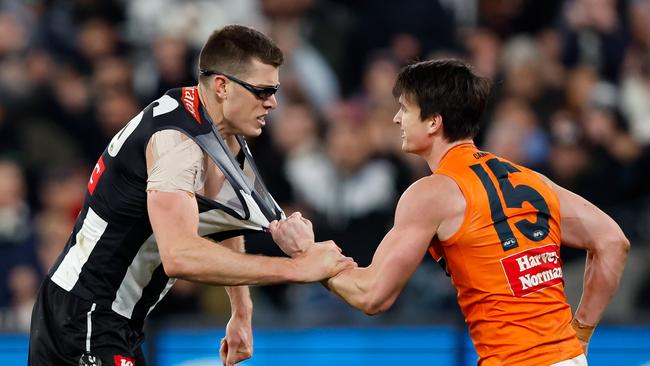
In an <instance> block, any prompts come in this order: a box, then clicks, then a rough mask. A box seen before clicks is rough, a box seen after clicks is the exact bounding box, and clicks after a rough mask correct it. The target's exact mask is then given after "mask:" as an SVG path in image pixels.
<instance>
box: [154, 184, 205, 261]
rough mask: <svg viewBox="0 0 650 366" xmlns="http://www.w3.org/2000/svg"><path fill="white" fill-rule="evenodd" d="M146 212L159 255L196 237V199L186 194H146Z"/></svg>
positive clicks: (197, 223) (197, 218) (197, 215)
mask: <svg viewBox="0 0 650 366" xmlns="http://www.w3.org/2000/svg"><path fill="white" fill-rule="evenodd" d="M147 211H148V213H149V221H150V222H151V227H152V229H153V233H154V236H155V238H156V241H157V243H158V249H159V251H160V252H161V255H163V253H164V252H167V251H169V250H171V249H173V246H175V245H179V244H181V243H183V242H185V241H187V238H189V237H194V236H196V235H198V234H197V230H198V225H199V214H198V207H197V203H196V199H195V198H194V197H193V196H191V195H189V194H188V193H187V192H157V191H151V192H148V193H147Z"/></svg>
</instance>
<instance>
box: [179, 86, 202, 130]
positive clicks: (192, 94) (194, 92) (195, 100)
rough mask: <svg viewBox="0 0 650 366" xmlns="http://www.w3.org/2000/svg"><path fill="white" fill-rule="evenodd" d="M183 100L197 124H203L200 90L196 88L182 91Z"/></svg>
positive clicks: (187, 88)
mask: <svg viewBox="0 0 650 366" xmlns="http://www.w3.org/2000/svg"><path fill="white" fill-rule="evenodd" d="M181 100H182V102H183V105H184V106H185V109H187V111H188V112H190V114H191V115H192V117H194V119H195V120H196V122H198V123H199V124H201V114H200V113H199V103H200V101H199V89H198V88H197V87H195V86H193V87H184V88H183V89H182V91H181Z"/></svg>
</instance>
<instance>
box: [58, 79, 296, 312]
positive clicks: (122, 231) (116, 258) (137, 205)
mask: <svg viewBox="0 0 650 366" xmlns="http://www.w3.org/2000/svg"><path fill="white" fill-rule="evenodd" d="M165 129H176V130H179V131H181V132H183V133H185V134H186V135H187V136H189V137H191V138H192V139H193V140H194V141H195V142H196V143H197V144H198V145H199V146H200V147H201V148H202V149H203V151H204V152H205V153H206V154H207V155H208V156H209V157H210V158H211V159H212V160H214V162H215V163H216V164H217V166H219V167H220V168H221V170H222V171H223V173H224V175H225V176H226V182H225V183H224V186H223V188H222V189H221V191H220V193H219V196H218V197H216V198H215V199H208V198H206V197H202V196H200V195H196V199H197V202H198V206H199V221H200V223H199V234H200V235H201V236H208V237H212V238H213V239H216V240H223V239H226V238H229V237H234V236H237V235H241V234H243V233H245V232H247V231H261V230H263V229H264V228H265V227H266V226H267V225H268V224H269V222H270V221H272V220H275V219H279V218H281V217H283V215H284V214H283V213H282V211H281V210H280V208H279V207H278V205H277V204H276V202H275V201H274V200H273V198H272V197H271V195H270V194H269V193H268V191H267V190H266V188H265V187H264V184H263V183H262V181H261V179H260V177H259V174H258V171H257V169H256V167H255V164H254V162H253V158H252V156H251V153H250V150H249V149H248V146H247V145H246V142H245V140H244V139H243V138H241V137H238V141H239V143H240V145H241V151H240V153H239V155H238V156H236V157H234V156H232V154H230V152H229V150H227V148H226V145H225V143H224V141H223V139H222V138H221V136H220V135H219V134H218V133H217V132H216V130H215V128H214V126H213V124H212V121H211V120H210V118H209V116H208V115H207V113H206V111H205V110H204V108H203V107H202V106H201V103H200V101H199V98H198V93H197V89H196V87H187V88H179V89H172V90H170V91H168V92H167V93H166V94H165V95H163V96H162V97H161V98H159V99H157V100H156V101H154V102H152V103H151V104H149V105H148V106H147V107H146V108H145V109H144V110H142V112H140V113H139V114H138V115H137V116H136V117H134V118H133V119H132V120H131V121H130V122H129V123H128V124H127V125H126V126H125V127H124V128H123V129H122V130H121V131H120V132H119V133H118V134H117V135H115V137H114V138H113V139H112V140H111V142H110V144H109V145H108V147H107V148H106V150H104V152H103V154H102V155H101V157H100V158H99V160H98V162H97V164H96V165H95V168H94V169H93V172H92V175H91V177H90V180H89V182H88V191H87V192H86V197H85V200H84V205H83V208H82V210H81V212H80V213H79V216H78V217H77V221H76V223H75V226H74V229H73V231H72V234H71V236H70V238H69V239H68V242H67V244H66V246H65V249H64V250H63V252H62V253H61V255H60V256H59V258H58V259H57V261H56V263H55V264H54V266H53V267H52V269H51V270H50V272H49V274H48V276H49V277H50V278H51V280H52V281H53V282H55V283H56V284H57V285H59V286H60V287H62V288H63V289H65V290H66V291H69V292H71V293H72V294H74V295H77V296H79V297H81V298H83V299H86V300H88V301H92V302H94V303H97V304H98V305H100V306H106V307H110V308H111V309H112V310H113V311H114V312H115V313H117V314H120V315H121V316H124V317H126V318H128V319H131V320H132V321H133V322H134V324H142V322H143V321H144V318H145V317H146V316H147V315H148V314H149V312H150V311H151V310H152V309H153V308H154V307H155V305H156V304H157V303H158V302H159V301H160V299H162V298H163V296H165V294H166V293H167V292H168V291H169V289H170V288H171V286H172V285H173V284H174V281H175V280H174V279H171V278H168V277H167V276H166V275H165V272H164V270H163V266H162V264H161V259H160V255H159V253H158V247H157V244H156V242H155V239H154V236H153V234H152V228H151V224H150V223H149V218H148V215H147V202H146V201H147V193H146V186H147V169H146V161H145V150H146V146H147V143H148V142H149V139H150V138H151V136H152V135H153V134H154V133H155V132H157V131H160V130H165Z"/></svg>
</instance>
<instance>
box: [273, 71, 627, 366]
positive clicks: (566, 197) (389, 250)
mask: <svg viewBox="0 0 650 366" xmlns="http://www.w3.org/2000/svg"><path fill="white" fill-rule="evenodd" d="M489 91H490V83H489V82H488V80H486V79H484V78H481V77H478V76H476V75H475V74H474V73H473V72H472V70H471V69H470V68H469V67H468V66H467V65H465V64H464V63H462V62H460V61H455V60H441V61H424V62H419V63H415V64H413V65H410V66H407V67H405V68H404V69H403V70H402V71H401V72H400V74H399V76H398V80H397V82H396V85H395V88H394V94H395V96H396V97H398V98H399V104H400V109H399V111H398V112H397V114H396V115H395V117H394V122H395V123H396V124H397V125H399V126H400V129H401V132H402V150H404V151H405V152H408V153H412V154H416V155H419V156H421V157H422V158H423V159H425V160H426V161H427V163H428V165H429V167H430V168H431V171H432V172H433V174H431V175H430V176H427V177H425V178H422V179H420V180H418V181H417V182H415V183H414V184H413V185H412V186H411V187H409V188H408V189H407V190H406V192H404V194H403V195H402V197H401V199H400V201H399V203H398V206H397V209H396V212H395V223H394V226H393V228H392V229H391V230H390V231H389V232H388V234H387V235H386V236H385V237H384V239H383V240H382V242H381V244H380V245H379V247H378V248H377V251H376V252H375V255H374V257H373V260H372V263H371V264H370V265H369V266H368V267H365V268H354V269H349V270H345V271H343V272H341V273H340V274H339V275H337V276H335V277H333V278H331V279H329V281H328V282H327V286H328V287H329V288H330V289H331V291H333V292H334V293H335V294H337V295H338V296H339V297H341V298H342V299H343V300H345V301H346V302H348V303H349V304H351V305H352V306H354V307H356V308H358V309H360V310H363V311H364V312H366V313H368V314H376V313H379V312H381V311H384V310H386V309H388V308H389V307H390V306H391V305H392V304H393V302H394V301H395V299H396V298H397V296H398V294H399V293H400V291H401V290H402V288H403V287H404V284H405V283H406V281H407V280H408V279H409V277H411V275H412V274H413V272H414V271H415V269H416V268H417V267H418V265H419V264H420V262H421V260H422V257H423V256H424V255H425V253H426V252H427V251H429V253H430V254H431V255H432V256H433V257H434V258H435V259H436V260H437V261H442V262H441V264H444V265H445V268H446V270H447V272H448V273H449V274H450V276H451V280H452V283H453V285H454V286H455V287H456V289H457V291H458V303H459V305H460V308H461V310H462V312H463V314H464V316H465V320H466V322H467V324H468V325H469V331H470V335H471V337H472V340H473V342H474V346H475V347H476V351H477V353H478V354H479V357H480V359H479V362H478V363H479V365H482V366H491V365H527V366H534V365H545V366H546V365H563V366H564V365H587V360H586V354H587V347H588V344H589V338H590V336H591V334H592V332H593V330H594V328H595V327H596V325H597V324H598V322H599V321H600V319H601V317H602V315H603V312H604V311H605V308H606V307H607V304H608V303H609V302H610V300H611V299H612V296H613V295H614V292H615V291H616V288H617V287H618V283H619V280H620V278H621V274H622V272H623V268H624V265H625V259H626V256H627V253H628V251H629V247H630V244H629V242H628V240H627V239H626V237H625V235H624V234H623V232H622V231H621V229H620V228H619V226H618V225H617V224H616V223H615V222H614V220H612V219H611V218H610V217H609V216H608V215H606V214H605V213H603V212H602V211H601V210H600V209H598V208H597V207H595V206H594V205H593V204H591V203H589V202H588V201H586V200H585V199H583V198H582V197H580V196H578V195H576V194H574V193H572V192H570V191H568V190H566V189H563V188H562V187H559V186H558V185H556V184H554V183H553V182H552V181H550V180H549V179H547V178H546V177H544V176H542V175H540V174H538V173H536V172H534V171H532V170H530V169H527V168H525V167H522V166H519V165H517V164H514V163H512V162H509V161H508V160H506V159H503V158H501V157H498V156H495V155H492V154H490V153H489V152H485V151H481V150H479V149H477V148H476V146H475V145H474V143H473V141H472V139H473V138H474V137H475V136H476V134H477V132H478V130H479V119H480V117H481V113H482V111H483V109H484V107H485V103H486V99H487V97H488V94H489ZM271 232H272V233H273V235H274V238H275V239H276V242H278V243H280V242H282V241H292V242H296V243H298V242H302V243H303V244H302V245H304V246H307V245H310V243H313V233H312V232H311V225H310V223H309V222H308V221H307V220H305V219H302V218H299V217H298V218H297V217H296V215H294V216H292V217H291V218H290V219H288V220H284V221H280V222H273V223H272V224H271ZM560 244H563V245H567V246H570V247H574V248H581V249H585V250H586V251H587V262H586V269H585V276H584V288H583V293H582V299H581V301H580V305H579V306H578V308H577V311H576V313H575V314H574V315H573V316H572V314H571V308H570V307H569V305H568V304H567V302H566V297H565V294H564V281H563V278H562V263H561V261H560Z"/></svg>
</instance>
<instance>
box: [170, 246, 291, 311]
mask: <svg viewBox="0 0 650 366" xmlns="http://www.w3.org/2000/svg"><path fill="white" fill-rule="evenodd" d="M179 240H182V241H183V242H184V244H183V245H182V246H180V245H179V246H177V247H175V248H174V250H173V252H171V253H166V255H165V256H164V259H165V258H166V259H167V261H165V260H164V259H163V265H164V266H168V267H170V268H169V269H168V268H165V272H166V273H167V274H168V275H169V276H170V277H177V278H183V279H186V280H189V281H194V282H200V283H206V284H210V285H217V286H241V285H269V284H277V283H286V282H295V281H299V278H297V277H298V273H297V271H296V266H295V265H294V263H293V262H292V260H291V259H288V258H280V257H264V256H257V255H247V254H244V253H238V252H236V251H233V250H232V249H230V248H226V247H223V246H221V245H219V244H215V243H213V242H210V241H208V240H206V239H203V238H200V237H194V238H190V239H188V238H185V239H179ZM237 291H240V293H238V294H237V296H236V297H237V298H239V299H241V298H243V297H245V295H246V292H247V291H246V290H237ZM237 291H235V292H237Z"/></svg>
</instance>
